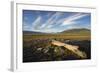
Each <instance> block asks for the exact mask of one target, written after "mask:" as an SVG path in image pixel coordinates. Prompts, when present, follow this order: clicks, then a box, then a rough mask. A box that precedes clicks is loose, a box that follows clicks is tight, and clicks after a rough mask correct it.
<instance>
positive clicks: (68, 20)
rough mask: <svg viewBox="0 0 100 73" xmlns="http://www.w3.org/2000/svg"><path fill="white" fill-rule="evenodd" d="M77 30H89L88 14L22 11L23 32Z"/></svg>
mask: <svg viewBox="0 0 100 73" xmlns="http://www.w3.org/2000/svg"><path fill="white" fill-rule="evenodd" d="M78 28H87V29H90V28H91V14H90V13H81V12H57V11H36V10H23V30H24V31H37V32H46V33H53V32H54V33H56V32H62V31H64V30H69V29H78Z"/></svg>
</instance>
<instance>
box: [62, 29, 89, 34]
mask: <svg viewBox="0 0 100 73" xmlns="http://www.w3.org/2000/svg"><path fill="white" fill-rule="evenodd" d="M81 32H90V30H89V29H85V28H80V29H70V30H65V31H62V33H81Z"/></svg>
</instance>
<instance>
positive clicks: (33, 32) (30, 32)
mask: <svg viewBox="0 0 100 73" xmlns="http://www.w3.org/2000/svg"><path fill="white" fill-rule="evenodd" d="M23 34H29V35H31V34H44V33H42V32H35V31H23Z"/></svg>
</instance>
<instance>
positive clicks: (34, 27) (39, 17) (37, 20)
mask: <svg viewBox="0 0 100 73" xmlns="http://www.w3.org/2000/svg"><path fill="white" fill-rule="evenodd" d="M41 21H42V18H41V16H38V17H37V18H36V20H35V21H33V23H32V28H33V30H38V29H39V26H40V24H41Z"/></svg>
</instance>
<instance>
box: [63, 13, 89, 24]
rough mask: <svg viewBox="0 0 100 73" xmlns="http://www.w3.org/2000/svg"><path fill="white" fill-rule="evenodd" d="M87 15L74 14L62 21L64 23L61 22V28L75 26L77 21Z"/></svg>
mask: <svg viewBox="0 0 100 73" xmlns="http://www.w3.org/2000/svg"><path fill="white" fill-rule="evenodd" d="M87 15H88V14H82V13H77V14H74V15H72V16H70V17H68V18H65V19H63V20H64V21H62V24H61V26H65V25H70V24H76V23H77V21H76V20H78V19H80V18H83V17H85V16H87Z"/></svg>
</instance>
